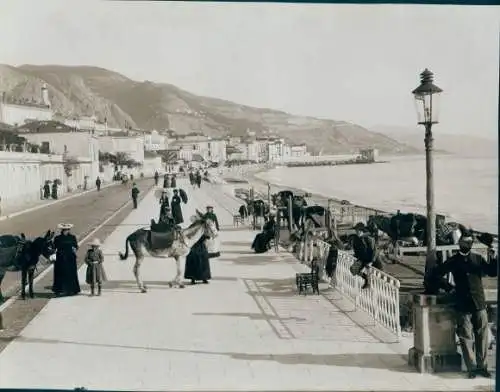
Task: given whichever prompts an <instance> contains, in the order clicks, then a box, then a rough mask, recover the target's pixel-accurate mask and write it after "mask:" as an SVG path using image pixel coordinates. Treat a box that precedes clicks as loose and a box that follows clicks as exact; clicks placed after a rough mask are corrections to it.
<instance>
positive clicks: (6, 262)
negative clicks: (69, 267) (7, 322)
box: [0, 230, 55, 300]
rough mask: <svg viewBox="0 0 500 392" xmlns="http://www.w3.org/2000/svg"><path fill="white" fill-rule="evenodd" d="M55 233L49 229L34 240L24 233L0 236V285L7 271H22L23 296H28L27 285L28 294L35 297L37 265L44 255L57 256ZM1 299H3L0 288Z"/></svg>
mask: <svg viewBox="0 0 500 392" xmlns="http://www.w3.org/2000/svg"><path fill="white" fill-rule="evenodd" d="M54 236H55V233H54V232H53V231H52V230H48V231H47V232H46V233H45V235H44V236H42V237H37V238H35V239H34V240H28V239H26V237H25V235H24V234H21V235H19V236H16V235H3V236H0V286H1V284H2V280H3V278H4V277H5V274H6V272H7V271H13V272H16V271H21V297H22V299H25V298H26V285H27V284H28V285H29V287H28V294H29V296H30V298H33V297H34V291H33V280H34V277H35V271H36V266H37V264H38V261H39V260H40V256H43V257H44V258H46V259H47V260H51V259H52V258H53V257H54V256H55V247H54ZM0 300H3V296H2V292H1V290H0Z"/></svg>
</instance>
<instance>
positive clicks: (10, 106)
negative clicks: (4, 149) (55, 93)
mask: <svg viewBox="0 0 500 392" xmlns="http://www.w3.org/2000/svg"><path fill="white" fill-rule="evenodd" d="M52 117H53V112H52V109H51V105H50V101H49V96H48V92H47V86H46V85H44V86H43V87H42V89H41V91H40V99H38V100H35V99H33V100H31V101H28V100H15V101H14V100H7V95H6V93H5V92H3V93H2V94H1V96H0V122H3V123H5V124H9V125H13V126H20V125H23V124H25V123H26V122H28V121H50V120H52Z"/></svg>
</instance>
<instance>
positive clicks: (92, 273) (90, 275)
mask: <svg viewBox="0 0 500 392" xmlns="http://www.w3.org/2000/svg"><path fill="white" fill-rule="evenodd" d="M100 246H101V241H99V239H98V238H96V239H94V241H92V242H91V244H90V248H89V250H88V251H87V255H86V256H85V264H87V273H86V274H85V282H86V283H87V284H88V285H90V295H91V296H93V295H94V294H95V286H96V285H97V295H101V288H102V282H105V281H106V280H107V279H106V272H105V271H104V267H103V265H102V263H103V262H104V255H103V254H102V251H101V249H100Z"/></svg>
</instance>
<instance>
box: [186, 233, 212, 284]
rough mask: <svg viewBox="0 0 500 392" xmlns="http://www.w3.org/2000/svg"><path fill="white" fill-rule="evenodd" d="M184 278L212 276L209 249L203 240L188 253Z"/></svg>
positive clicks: (204, 278) (194, 279) (209, 277)
mask: <svg viewBox="0 0 500 392" xmlns="http://www.w3.org/2000/svg"><path fill="white" fill-rule="evenodd" d="M184 278H185V279H190V280H193V281H197V280H209V279H211V278H212V274H211V272H210V261H209V259H208V251H207V248H206V246H205V244H204V242H203V241H201V242H199V243H197V244H195V245H194V246H193V247H192V248H191V251H190V252H189V254H188V255H187V257H186V267H185V269H184Z"/></svg>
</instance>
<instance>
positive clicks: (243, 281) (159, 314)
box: [0, 186, 493, 391]
mask: <svg viewBox="0 0 500 392" xmlns="http://www.w3.org/2000/svg"><path fill="white" fill-rule="evenodd" d="M207 188H209V189H203V188H202V189H201V190H193V191H192V190H191V189H190V187H188V186H186V189H187V190H188V193H189V197H190V201H189V203H188V205H186V206H185V207H184V211H185V218H186V220H187V218H188V217H189V216H190V215H191V214H192V213H193V212H194V209H195V208H199V209H202V208H204V206H205V205H206V204H213V205H214V206H215V208H216V212H217V213H218V216H219V218H220V220H221V223H222V224H223V227H224V229H225V230H224V231H223V232H221V241H222V252H223V254H222V256H221V257H220V258H218V259H215V260H212V263H211V266H212V275H213V279H212V281H211V282H210V284H209V285H196V286H188V287H186V288H185V289H169V288H168V286H167V285H166V284H165V282H166V281H167V280H170V279H171V278H172V277H173V276H174V273H175V267H174V263H173V261H170V260H162V259H153V258H146V260H145V262H144V264H143V270H142V272H143V278H144V280H145V281H146V282H147V283H149V291H148V293H146V294H140V293H138V290H137V287H136V285H135V281H134V278H133V274H132V263H133V262H132V260H128V261H119V260H118V258H117V256H116V255H117V252H118V251H119V250H123V246H124V240H125V237H126V235H127V234H128V233H130V232H131V231H133V230H135V229H136V228H138V227H141V226H144V225H147V224H148V222H149V220H150V219H151V217H155V218H156V216H157V213H158V202H157V200H156V199H155V198H154V196H153V194H152V193H150V194H149V195H148V196H146V198H145V199H144V201H143V202H142V203H141V204H140V207H139V209H138V210H135V211H133V212H132V213H131V214H130V215H129V217H128V218H127V219H125V221H124V222H123V223H122V225H121V226H119V227H118V228H117V230H116V231H115V232H114V233H113V234H111V235H110V236H109V237H108V238H107V239H106V241H105V243H104V245H103V249H104V251H105V254H106V257H107V258H106V262H105V266H106V271H107V274H108V278H109V279H110V281H109V282H108V283H107V285H106V289H105V291H104V294H103V296H102V297H92V298H91V297H88V296H87V295H81V296H78V297H73V298H62V299H54V300H51V301H50V302H49V304H48V305H47V306H46V307H45V308H44V309H43V310H42V312H41V313H40V314H39V315H38V316H37V317H36V318H35V319H34V320H33V321H32V322H31V323H30V324H29V325H28V326H27V327H26V328H25V329H24V331H23V332H22V333H21V334H20V336H19V338H17V339H16V340H15V341H14V342H12V343H11V344H10V345H9V346H8V347H7V348H6V349H5V350H4V351H3V353H2V354H1V355H0V369H1V372H0V388H42V387H44V388H74V387H80V386H84V387H86V388H87V389H100V390H103V389H108V390H119V389H126V390H135V389H141V390H181V389H182V390H222V389H231V390H278V389H279V390H299V389H300V390H370V391H376V390H384V391H388V390H473V389H474V388H475V387H476V388H477V387H487V386H492V385H493V381H490V380H480V379H476V380H466V379H463V376H461V375H451V376H448V375H447V376H432V375H420V374H417V373H415V372H413V371H411V370H410V369H409V368H408V367H407V365H406V358H405V356H404V355H402V354H403V353H404V352H405V350H407V348H408V347H403V346H404V345H403V346H402V345H401V344H387V343H384V342H382V341H381V339H380V338H379V336H378V335H377V333H376V331H375V330H374V329H373V328H372V327H371V326H370V325H369V324H370V323H368V324H367V323H366V320H365V321H363V320H362V319H361V318H360V317H357V316H356V315H355V314H354V313H352V312H349V311H348V310H349V309H348V308H347V306H344V305H345V304H342V301H341V300H340V296H339V295H338V294H336V293H327V294H326V295H322V296H307V297H303V296H298V295H296V294H295V293H294V287H293V280H294V279H293V277H294V275H295V272H296V271H299V270H301V269H302V268H303V266H302V265H300V264H298V263H297V262H296V261H295V260H294V259H293V258H292V257H291V256H290V255H288V254H286V253H280V254H276V253H274V252H270V253H269V254H265V255H255V254H253V253H250V252H249V245H250V243H251V240H252V237H253V235H254V234H255V233H252V232H250V231H249V230H241V229H235V228H233V227H232V214H231V213H230V212H229V211H232V208H228V210H225V209H224V207H227V204H228V203H229V200H228V199H226V198H223V197H222V196H220V194H219V196H217V190H216V189H214V188H212V187H210V186H207ZM209 195H210V196H209ZM214 197H217V200H224V201H223V203H224V205H220V204H218V203H217V202H216V201H215V200H214ZM83 277H84V271H83V270H81V271H80V278H81V279H82V280H83ZM84 289H85V290H87V287H86V286H84ZM346 309H347V310H346ZM492 389H493V387H491V390H492ZM485 390H488V389H485Z"/></svg>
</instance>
